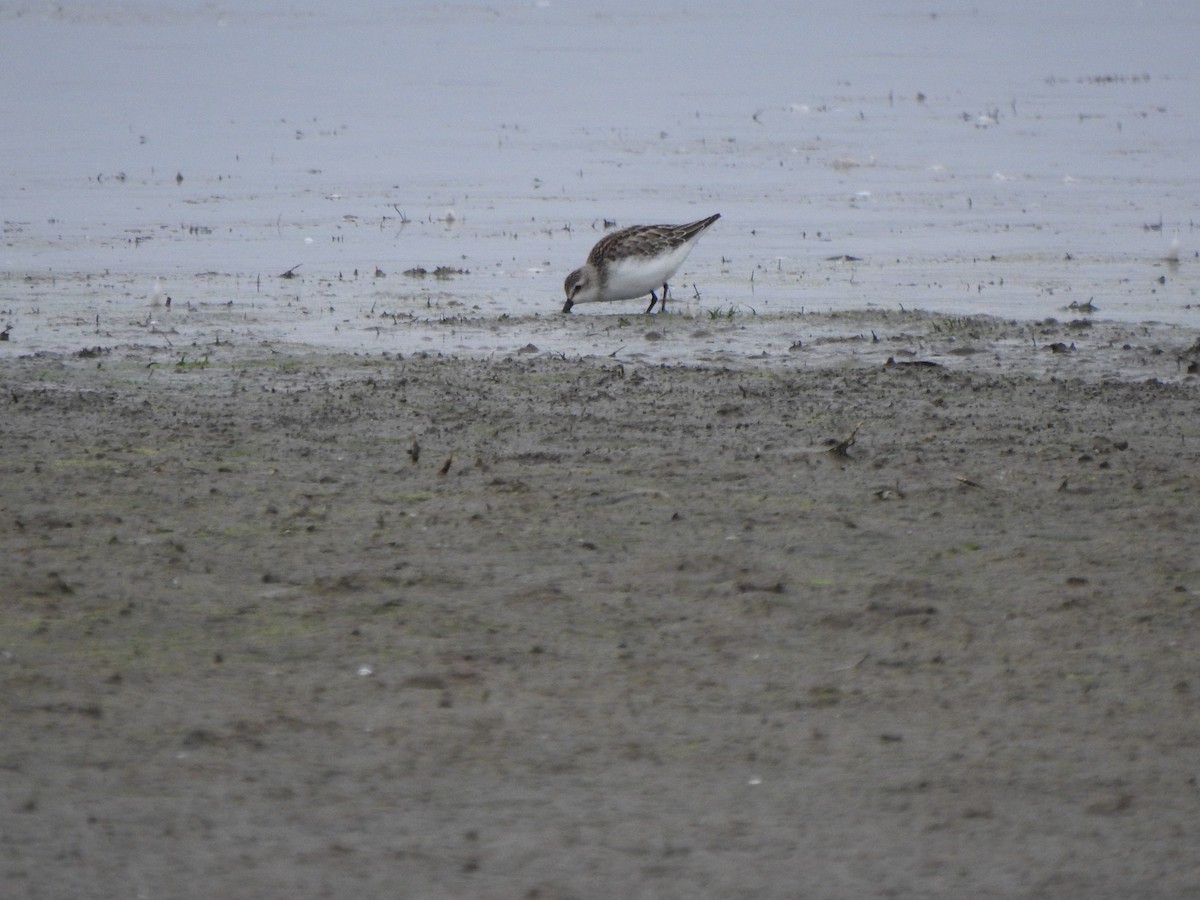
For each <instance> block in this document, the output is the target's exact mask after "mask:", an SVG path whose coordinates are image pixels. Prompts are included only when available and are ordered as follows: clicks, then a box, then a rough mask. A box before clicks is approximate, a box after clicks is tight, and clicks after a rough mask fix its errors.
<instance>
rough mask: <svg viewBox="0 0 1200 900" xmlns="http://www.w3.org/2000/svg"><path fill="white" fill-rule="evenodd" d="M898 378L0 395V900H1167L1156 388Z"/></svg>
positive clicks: (1189, 403) (1192, 579) (982, 372)
mask: <svg viewBox="0 0 1200 900" xmlns="http://www.w3.org/2000/svg"><path fill="white" fill-rule="evenodd" d="M580 321H583V320H580ZM642 321H643V320H641V319H640V318H637V317H635V326H634V327H642V326H641V325H640V324H638V323H640V322H642ZM930 325H931V321H922V320H919V319H914V321H913V323H912V325H911V327H912V328H913V329H916V330H920V329H921V328H928V327H929V326H930ZM960 326H961V327H962V328H963V329H964V330H966V331H971V332H972V333H973V334H974V335H975V338H976V340H975V344H976V346H977V347H979V348H986V347H987V346H988V345H989V343H990V342H993V341H998V340H1002V339H1008V340H1012V339H1013V338H1014V334H1013V329H1014V328H1015V327H1016V326H1013V325H1009V324H1006V323H1003V322H998V321H995V320H987V319H979V320H974V321H973V322H961V323H960ZM653 327H655V326H653V323H651V324H650V325H648V326H645V329H646V333H647V334H651V333H652V330H651V329H652V328H653ZM1146 333H1147V334H1150V331H1149V330H1147V331H1146ZM1048 337H1049V338H1053V337H1055V335H1048ZM1061 337H1063V338H1066V341H1067V342H1069V341H1070V336H1069V335H1067V334H1065V333H1064V334H1063V335H1061ZM1051 343H1052V341H1051V340H1043V341H1042V344H1043V346H1042V348H1041V352H1042V353H1044V354H1045V355H1046V357H1045V358H1047V359H1049V358H1051V357H1053V358H1054V359H1055V360H1058V359H1060V358H1061V359H1062V360H1064V361H1067V362H1066V364H1067V365H1070V364H1071V363H1070V359H1071V358H1072V354H1071V352H1070V351H1069V350H1067V352H1065V353H1054V351H1052V350H1050V349H1049V345H1050V344H1051ZM919 348H920V342H919V341H916V340H913V341H912V342H911V349H910V350H909V352H908V353H904V352H901V351H903V350H904V349H905V348H904V346H899V345H896V344H893V345H888V346H885V347H880V346H876V345H875V344H873V343H871V342H866V343H863V344H861V345H859V346H857V347H847V349H846V351H845V352H844V353H843V354H842V355H841V357H840V358H831V359H828V360H826V361H825V363H824V364H822V365H815V366H807V367H806V366H804V365H803V363H802V359H801V358H797V360H796V362H795V364H794V365H788V366H776V367H775V368H769V367H765V366H764V367H757V366H755V365H754V364H752V363H748V364H746V365H744V366H742V367H740V368H728V367H719V366H700V365H697V366H656V365H646V364H639V363H637V362H623V361H621V360H619V359H613V358H606V357H600V358H580V359H569V358H552V357H550V356H549V355H547V354H538V353H536V352H533V351H532V350H531V351H530V352H529V353H528V354H523V355H512V356H509V357H506V358H502V359H492V360H466V359H457V360H456V359H445V358H437V357H433V356H426V357H422V356H411V357H407V358H402V359H401V358H396V357H395V356H392V357H387V356H383V355H377V356H373V357H366V356H357V357H355V356H345V355H333V354H328V353H324V354H318V353H313V352H307V353H300V352H299V351H297V352H283V351H282V348H278V347H270V346H254V347H244V348H236V347H234V348H231V347H228V346H226V347H221V348H212V350H211V353H210V354H209V355H208V356H207V358H206V361H205V362H190V363H185V364H184V365H181V366H165V365H147V358H148V354H147V353H146V352H145V351H144V350H140V349H139V348H136V347H132V348H127V349H124V350H113V351H111V352H108V351H100V352H99V354H98V355H89V354H85V355H82V356H81V355H47V354H42V355H38V356H30V357H25V358H20V359H13V360H9V361H8V362H6V363H5V366H4V367H3V369H0V376H2V379H0V380H2V382H3V385H2V386H3V391H2V395H0V408H2V410H3V414H2V415H3V428H2V430H0V585H2V586H3V590H2V594H3V598H4V599H3V603H2V605H0V635H2V637H0V651H2V657H0V679H2V682H0V683H2V686H3V687H2V690H0V698H2V699H0V704H2V706H0V709H2V716H3V721H4V727H3V731H2V737H0V795H2V796H3V797H4V809H3V815H4V823H5V824H4V827H3V836H2V838H0V857H2V858H0V894H2V895H3V896H5V897H30V898H58V897H197V898H199V897H214V896H245V897H250V896H253V897H263V898H275V897H279V898H284V897H299V896H304V897H320V896H327V897H349V896H412V897H495V898H501V897H506V898H507V897H530V898H532V897H538V898H568V897H617V896H621V897H697V896H721V897H747V898H749V897H754V898H762V897H796V896H804V897H850V896H854V897H872V896H888V897H964V896H973V897H1011V896H1045V897H1051V896H1053V897H1060V896H1072V897H1093V898H1094V897H1130V896H1155V897H1183V896H1195V895H1196V893H1197V892H1198V891H1200V861H1198V858H1197V855H1196V843H1195V841H1196V829H1197V825H1198V824H1200V785H1198V784H1197V778H1198V776H1200V763H1198V760H1200V738H1198V734H1200V731H1198V729H1197V724H1198V721H1200V715H1198V711H1197V693H1198V692H1200V678H1198V676H1197V668H1196V660H1197V658H1200V656H1198V651H1200V646H1198V644H1200V639H1198V638H1197V634H1198V627H1197V626H1198V625H1200V600H1198V597H1200V557H1198V556H1197V553H1196V533H1197V529H1198V527H1200V499H1198V498H1200V467H1198V461H1200V425H1198V424H1197V423H1198V421H1200V420H1198V419H1197V401H1198V399H1200V388H1198V382H1197V379H1196V377H1195V376H1194V375H1188V374H1187V373H1186V365H1187V361H1188V360H1189V359H1195V357H1196V356H1197V351H1196V348H1195V347H1189V346H1186V345H1179V344H1172V343H1171V338H1170V337H1169V336H1168V338H1167V339H1165V341H1164V342H1162V343H1159V344H1157V345H1154V346H1151V345H1150V344H1147V345H1145V346H1137V347H1134V346H1129V345H1115V346H1113V347H1111V349H1110V355H1111V356H1113V357H1116V356H1119V355H1120V354H1122V353H1124V354H1126V355H1129V354H1134V355H1136V356H1138V358H1140V359H1142V360H1143V361H1151V362H1147V363H1146V364H1147V365H1150V364H1151V363H1152V361H1153V360H1155V359H1157V360H1169V361H1170V362H1169V364H1164V365H1162V366H1160V369H1161V370H1162V371H1163V372H1176V373H1177V375H1176V376H1174V377H1146V378H1139V377H1124V378H1106V377H1101V376H1099V375H1097V374H1095V373H1096V371H1098V370H1097V369H1095V368H1094V367H1093V368H1089V366H1088V365H1085V364H1084V363H1083V361H1082V359H1083V357H1082V354H1078V353H1076V354H1075V355H1074V359H1076V360H1079V361H1080V362H1079V364H1078V365H1079V368H1078V369H1077V370H1071V369H1067V370H1063V371H1059V372H1058V373H1057V374H1046V373H1044V372H1043V373H1036V374H1030V373H1029V372H1028V371H1022V370H1021V367H1013V366H992V367H991V368H990V369H988V368H986V367H983V366H975V367H974V368H972V367H971V365H970V363H971V362H972V361H973V360H977V359H978V354H963V355H962V356H960V357H951V358H949V359H948V360H947V361H946V362H945V363H944V364H942V365H921V364H920V363H921V362H923V361H924V359H923V357H922V354H921V353H920V349H919ZM888 356H891V357H893V358H894V359H896V360H897V361H899V362H904V363H909V364H907V365H896V366H890V367H889V366H886V365H884V362H885V360H886V358H887V357H888ZM1100 356H1102V354H1099V353H1098V354H1096V357H1097V358H1099V357H1100ZM1094 361H1095V360H1093V362H1094ZM1089 365H1090V364H1089ZM1099 365H1101V366H1103V363H1099ZM1024 368H1025V369H1028V368H1030V367H1029V366H1025V367H1024ZM1072 372H1074V374H1072ZM856 428H857V432H856V433H854V440H853V443H852V444H850V445H849V446H848V447H843V448H841V449H843V450H844V453H839V452H837V450H838V449H839V448H838V447H837V446H836V445H837V444H838V442H839V441H843V440H844V439H845V438H847V436H848V435H850V434H851V433H852V432H854V430H855V429H856ZM831 451H833V452H831Z"/></svg>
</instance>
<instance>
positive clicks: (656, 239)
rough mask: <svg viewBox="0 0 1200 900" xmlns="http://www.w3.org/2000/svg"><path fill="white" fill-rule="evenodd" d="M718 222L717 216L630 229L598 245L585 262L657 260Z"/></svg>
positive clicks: (602, 239) (718, 215) (609, 236)
mask: <svg viewBox="0 0 1200 900" xmlns="http://www.w3.org/2000/svg"><path fill="white" fill-rule="evenodd" d="M719 218H721V214H720V213H717V214H716V215H714V216H709V217H708V218H707V219H700V220H699V221H696V222H689V223H688V224H687V225H631V226H629V227H628V228H622V229H621V230H620V231H614V232H613V233H612V234H610V235H606V236H605V237H602V238H601V239H600V240H599V241H597V242H596V246H595V247H593V248H592V252H591V253H589V254H588V259H587V261H588V262H589V263H591V264H592V265H594V266H599V265H600V263H601V262H603V261H604V260H609V261H611V260H614V259H619V258H621V257H623V256H656V255H658V254H659V253H662V252H664V251H667V250H672V249H674V248H675V247H678V246H679V245H680V244H685V243H687V242H688V241H690V240H691V239H692V238H693V237H695V236H696V235H697V234H699V233H700V232H701V231H703V230H704V229H705V228H707V227H708V226H709V225H711V224H712V223H713V222H715V221H717V219H719Z"/></svg>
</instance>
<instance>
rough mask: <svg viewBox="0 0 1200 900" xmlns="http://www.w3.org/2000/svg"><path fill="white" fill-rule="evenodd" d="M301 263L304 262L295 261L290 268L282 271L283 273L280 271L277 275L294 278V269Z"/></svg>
mask: <svg viewBox="0 0 1200 900" xmlns="http://www.w3.org/2000/svg"><path fill="white" fill-rule="evenodd" d="M302 265H304V263H296V264H295V265H294V266H292V267H291V268H290V269H288V270H287V271H286V272H283V273H281V274H280V276H279V277H280V278H295V277H296V270H297V269H298V268H300V267H301V266H302Z"/></svg>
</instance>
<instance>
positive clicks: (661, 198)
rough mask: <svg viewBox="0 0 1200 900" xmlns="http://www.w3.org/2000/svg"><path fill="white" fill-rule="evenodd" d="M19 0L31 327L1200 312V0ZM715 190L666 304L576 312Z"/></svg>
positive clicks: (16, 148) (6, 349) (2, 199)
mask: <svg viewBox="0 0 1200 900" xmlns="http://www.w3.org/2000/svg"><path fill="white" fill-rule="evenodd" d="M1064 6H1065V5H1064ZM601 10H602V11H601ZM0 19H2V20H3V22H2V27H0V83H3V84H4V85H5V86H6V89H5V90H4V92H3V93H2V94H0V115H2V116H3V120H4V121H5V122H7V123H11V126H10V127H8V128H6V129H5V130H4V133H3V135H0V159H2V160H3V162H2V163H0V208H2V209H3V220H4V243H3V246H2V248H0V261H2V264H3V273H2V275H0V317H2V324H6V325H9V326H11V330H10V332H9V340H8V341H7V342H5V343H2V344H0V354H3V355H9V356H11V355H14V354H23V353H30V352H36V351H72V350H77V349H79V348H83V347H91V346H112V345H128V344H144V345H146V346H148V347H152V348H157V349H159V350H161V351H162V352H170V353H176V352H177V351H180V349H181V348H190V352H192V353H193V354H195V353H198V352H201V350H202V348H204V347H205V346H209V345H212V344H213V343H214V342H217V341H235V342H236V341H242V342H245V341H247V340H253V341H286V342H293V343H303V344H311V345H316V346H323V347H330V348H336V349H345V350H355V351H371V352H374V351H381V350H386V351H389V352H399V353H407V352H414V351H418V350H436V351H438V352H452V353H459V354H462V353H495V352H505V353H507V352H513V351H514V350H516V349H519V348H522V347H526V346H527V345H530V344H532V346H536V347H538V348H539V349H541V350H543V351H545V350H547V349H549V350H551V351H552V352H559V353H564V354H570V353H600V352H603V353H606V354H607V353H609V352H612V349H610V347H612V348H613V349H616V346H619V345H620V344H621V342H622V341H621V340H616V341H597V340H596V339H595V336H596V335H597V334H608V333H613V332H614V331H619V330H620V329H623V328H624V327H625V326H624V324H623V323H624V322H627V321H630V320H633V321H634V322H635V323H636V327H638V328H640V329H641V330H642V331H644V332H649V333H651V334H654V333H657V332H661V331H663V330H664V329H669V330H670V340H663V341H656V340H655V339H654V338H653V337H651V338H650V339H649V342H648V343H652V344H654V345H655V346H654V349H653V351H652V352H651V353H650V358H654V359H660V360H665V361H672V360H687V359H691V358H695V357H696V356H697V355H698V354H703V353H708V352H712V351H713V347H712V337H711V334H710V335H709V336H708V337H695V336H694V335H698V334H702V333H703V332H704V331H705V330H706V329H704V328H697V327H694V323H693V324H689V320H688V319H685V320H684V321H682V322H681V321H680V318H681V316H682V317H690V319H691V320H697V321H698V322H701V323H703V322H706V321H711V322H720V321H726V322H728V321H733V322H738V321H739V320H740V321H746V320H750V319H755V320H757V321H756V323H755V326H754V327H753V328H751V329H749V335H750V338H749V339H748V340H744V341H742V342H740V343H738V342H733V343H731V344H729V343H727V344H726V345H725V346H724V347H723V348H722V350H721V352H727V353H732V354H733V355H743V356H751V355H754V354H757V353H761V352H762V351H763V350H764V349H765V346H764V345H766V344H770V345H772V346H775V345H780V346H784V347H785V349H786V347H788V346H791V345H792V344H794V343H795V342H796V341H808V342H809V343H811V342H812V340H813V339H814V338H817V337H821V336H822V335H824V336H829V334H836V333H837V328H838V319H837V318H836V317H835V318H833V319H829V318H823V319H821V320H820V322H821V323H822V324H819V325H818V324H817V320H816V319H813V320H811V321H810V320H808V319H806V318H804V317H798V316H797V314H799V313H813V312H818V313H842V312H845V311H851V310H854V311H860V310H874V311H878V312H884V311H888V312H899V311H901V310H914V309H920V310H929V311H935V312H938V313H943V314H947V315H966V314H973V313H989V314H993V315H997V316H1001V317H1004V318H1010V319H1018V320H1024V321H1033V320H1041V319H1044V318H1046V317H1051V316H1053V317H1057V318H1071V317H1074V316H1075V315H1076V314H1077V312H1076V310H1073V309H1072V308H1071V304H1075V305H1076V306H1078V305H1082V304H1087V303H1089V301H1090V303H1091V304H1092V307H1093V309H1094V311H1093V312H1092V313H1091V316H1092V317H1093V318H1095V319H1098V320H1106V319H1107V320H1114V321H1117V322H1124V323H1132V322H1140V321H1144V320H1155V321H1159V322H1164V323H1168V324H1171V325H1176V326H1183V327H1185V328H1194V327H1197V326H1200V297H1198V296H1197V288H1198V282H1197V279H1196V277H1195V274H1194V272H1195V270H1196V269H1197V268H1198V264H1200V260H1197V258H1196V254H1197V249H1200V234H1197V233H1196V231H1195V229H1194V224H1193V222H1192V219H1191V216H1192V215H1193V213H1192V204H1193V203H1194V198H1195V197H1196V196H1200V191H1198V190H1197V188H1198V187H1200V175H1198V174H1197V170H1196V167H1195V165H1194V160H1195V153H1194V150H1195V146H1196V142H1195V138H1196V131H1195V126H1194V123H1193V122H1192V121H1191V115H1190V113H1191V111H1192V110H1194V108H1195V103H1196V100H1197V99H1198V98H1197V83H1198V80H1200V62H1197V59H1196V55H1195V54H1194V52H1192V50H1191V48H1190V46H1189V41H1190V36H1192V35H1195V34H1196V33H1198V32H1200V8H1193V7H1192V6H1191V5H1186V4H1177V3H1167V2H1141V3H1139V2H1116V0H1108V2H1101V3H1092V4H1086V5H1082V4H1080V5H1071V8H1069V9H1059V8H1058V7H1057V6H1054V5H1050V6H1047V5H1046V4H1035V3H1032V2H1017V3H1012V2H998V0H997V2H984V3H977V4H973V5H972V6H971V7H970V8H969V9H963V10H959V8H958V7H957V6H956V5H955V6H948V7H946V8H945V9H938V8H936V7H933V8H930V7H920V8H916V7H911V6H907V5H905V6H901V7H898V6H897V5H896V4H894V3H890V2H864V3H853V4H845V3H832V2H830V3H818V4H805V8H804V10H803V11H802V12H797V11H796V10H795V8H794V5H793V4H785V3H766V2H764V3H751V4H723V3H699V4H689V5H687V6H686V7H685V6H673V7H670V8H668V9H666V10H659V9H658V8H657V7H656V8H647V7H646V6H645V5H644V4H636V3H620V4H605V5H604V6H603V7H601V8H597V7H594V6H591V5H580V4H574V3H566V2H554V0H543V2H532V3H528V2H522V3H501V4H491V5H486V6H485V5H479V4H474V3H441V4H437V5H432V4H431V5H426V6H421V7H415V8H411V7H404V8H394V7H392V6H390V5H383V4H373V3H367V2H350V3H345V4H340V5H337V6H336V7H334V6H332V5H325V4H317V3H282V2H265V0H264V2H258V3H251V4H239V5H238V7H237V8H236V10H235V9H228V10H226V9H221V8H219V7H213V6H211V5H209V4H200V3H187V2H166V3H162V2H160V3H143V4H126V3H121V4H117V3H106V2H98V3H71V2H67V3H59V4H49V3H46V4H43V3H29V4H24V5H18V6H11V7H6V8H4V9H2V10H0ZM712 212H720V213H722V219H721V221H720V223H718V225H717V226H716V227H715V228H714V229H713V230H712V231H711V232H710V233H709V234H708V235H706V236H705V238H704V240H702V241H701V242H700V244H699V245H698V247H697V248H696V250H695V251H694V252H693V254H692V256H691V258H690V259H689V260H688V261H687V263H685V265H684V267H683V269H682V270H681V271H680V272H679V273H678V274H677V275H676V278H675V283H674V284H673V300H674V302H673V303H672V305H671V307H670V309H671V311H672V313H673V315H671V316H669V317H667V320H666V321H664V322H662V323H661V324H655V323H654V322H653V321H647V320H643V319H641V318H640V315H639V314H640V313H641V311H642V309H644V305H643V304H640V303H638V302H630V303H628V304H615V305H597V306H592V307H581V308H580V309H578V310H577V311H576V312H575V313H573V314H572V315H571V316H569V317H563V316H560V315H559V314H558V310H559V308H560V306H561V292H562V289H561V284H562V279H563V277H564V276H565V275H566V273H567V272H569V271H570V270H571V269H572V268H574V267H575V266H577V265H578V264H579V263H580V262H581V261H582V260H583V258H584V257H585V256H586V254H587V251H588V249H589V248H590V247H591V245H592V244H593V243H594V242H595V241H596V240H597V239H598V238H599V237H600V236H601V235H602V234H603V233H604V225H603V223H604V220H605V219H608V220H611V221H615V222H616V223H618V224H619V225H627V224H634V223H637V222H654V221H667V222H676V221H688V220H691V219H694V218H699V217H701V216H703V215H708V214H710V213H712ZM1176 235H1177V241H1178V243H1177V245H1176V247H1175V249H1174V250H1173V249H1172V242H1173V239H1175V238H1176ZM1169 255H1174V256H1177V257H1178V260H1179V261H1178V262H1177V263H1176V262H1173V261H1171V260H1168V259H1166V257H1167V256H1169ZM439 267H445V268H449V269H452V270H454V272H453V273H452V274H449V275H448V276H446V277H437V276H434V275H432V274H426V275H424V276H417V275H406V274H404V273H405V272H406V271H407V270H414V269H422V268H423V269H425V270H427V272H430V273H432V272H433V271H434V270H436V269H437V268H439ZM285 272H292V273H294V275H295V276H296V277H293V278H281V277H280V276H281V275H282V274H283V273H285ZM167 298H170V305H169V306H168V304H167ZM730 315H732V317H733V318H732V320H730V319H729V318H728V317H729V316H730ZM720 317H724V319H722V318H720ZM581 320H583V321H581ZM830 323H832V324H830ZM851 327H853V328H858V325H853V326H851ZM822 329H832V332H829V334H827V333H826V331H822ZM732 330H734V329H727V331H732ZM852 333H857V332H852ZM639 342H641V343H647V342H646V341H645V340H644V339H642V338H641V337H640V336H639ZM730 347H732V349H730ZM643 349H644V348H643Z"/></svg>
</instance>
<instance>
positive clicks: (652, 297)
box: [646, 291, 658, 315]
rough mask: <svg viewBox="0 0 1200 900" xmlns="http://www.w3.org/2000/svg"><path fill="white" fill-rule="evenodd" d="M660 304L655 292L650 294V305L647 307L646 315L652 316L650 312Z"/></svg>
mask: <svg viewBox="0 0 1200 900" xmlns="http://www.w3.org/2000/svg"><path fill="white" fill-rule="evenodd" d="M657 302H658V297H656V296H654V291H651V292H650V305H649V306H647V307H646V315H649V314H650V310H652V309H654V304H655V303H657Z"/></svg>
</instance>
